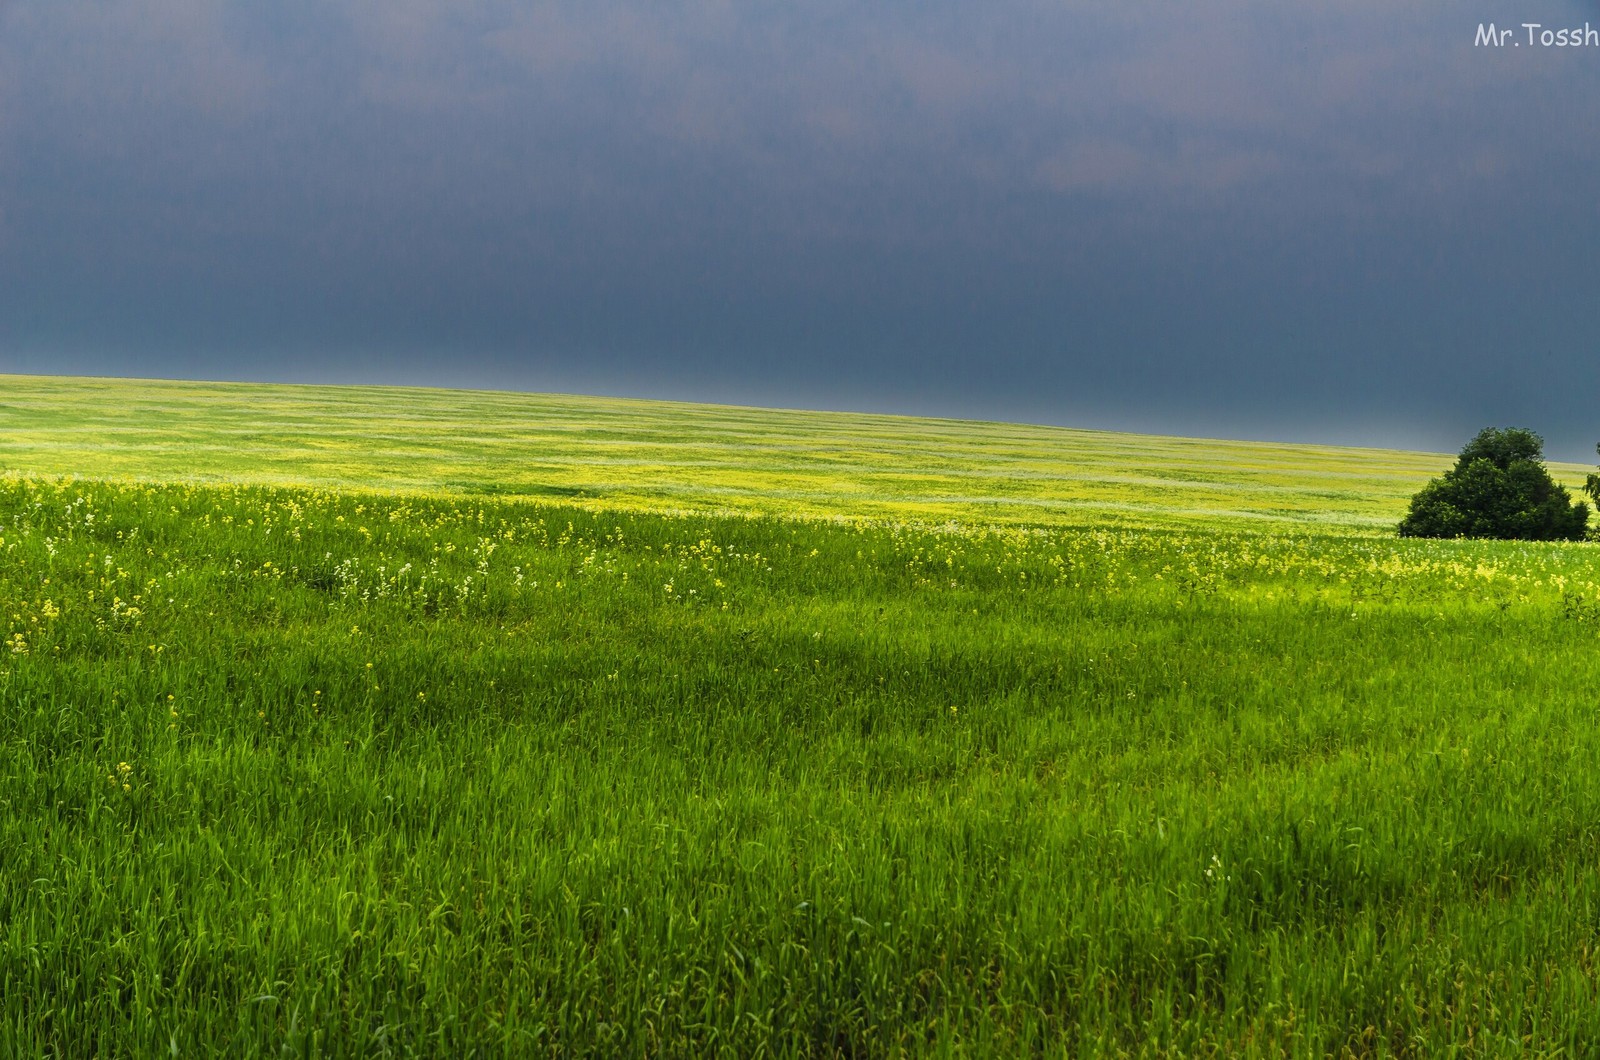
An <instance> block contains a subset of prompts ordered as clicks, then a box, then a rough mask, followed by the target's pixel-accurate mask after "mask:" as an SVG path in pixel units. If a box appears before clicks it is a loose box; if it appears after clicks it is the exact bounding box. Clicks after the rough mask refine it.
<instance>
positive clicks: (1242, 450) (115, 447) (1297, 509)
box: [0, 376, 1584, 532]
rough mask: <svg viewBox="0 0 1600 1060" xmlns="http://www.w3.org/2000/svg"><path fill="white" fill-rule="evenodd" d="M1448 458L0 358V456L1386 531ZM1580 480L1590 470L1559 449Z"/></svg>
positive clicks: (645, 495)
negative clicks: (129, 373) (9, 368)
mask: <svg viewBox="0 0 1600 1060" xmlns="http://www.w3.org/2000/svg"><path fill="white" fill-rule="evenodd" d="M1449 462H1450V460H1449V458H1448V457H1443V456H1435V455H1428V454H1419V453H1403V452H1395V451H1392V450H1381V449H1342V448H1333V447H1328V446H1312V445H1272V444H1262V443H1253V442H1228V441H1211V440H1199V439H1189V438H1162V437H1156V436H1150V435H1133V434H1113V433H1107V432H1099V431H1076V430H1067V429H1064V428H1059V427H1033V426H1021V425H1016V424H1002V423H976V422H971V421H959V420H927V419H912V418H907V417H898V416H867V415H858V414H846V413H826V412H786V411H773V410H769V409H745V408H732V407H727V406H717V405H686V404H677V403H670V402H651V401H623V400H614V399H605V398H588V397H559V396H548V395H529V394H508V393H489V392H481V391H449V390H400V389H388V388H378V387H287V386H271V385H244V384H233V383H229V384H219V383H171V382H150V381H130V380H85V379H54V378H40V377H24V376H0V466H8V467H11V468H14V469H17V470H21V471H28V472H41V473H46V474H56V475H71V474H75V475H97V476H111V477H115V476H132V477H136V478H141V479H149V480H157V481H163V480H165V481H171V480H183V481H190V480H213V481H215V480H221V481H228V482H261V483H279V484H281V483H299V484H305V485H316V486H331V487H367V488H373V489H380V490H393V489H401V490H415V491H444V492H454V493H465V494H474V495H489V496H512V497H524V498H529V499H546V500H548V499H552V498H556V499H569V498H576V499H581V500H584V501H588V502H591V503H598V504H600V505H603V506H604V507H606V508H609V509H616V508H619V507H628V508H633V509H646V510H672V509H680V508H694V509H701V510H704V509H726V510H733V511H741V512H756V513H765V514H790V515H793V514H804V515H819V516H833V515H840V514H843V515H851V516H877V517H886V518H893V519H922V520H932V521H942V520H945V519H949V518H957V519H962V520H965V521H980V522H1001V523H1046V524H1063V523H1071V524H1086V523H1099V524H1106V525H1120V526H1128V525H1156V524H1161V525H1173V524H1184V525H1191V526H1215V525H1218V523H1220V522H1228V523H1235V524H1252V525H1260V524H1263V523H1265V524H1294V525H1301V526H1308V527H1310V526H1323V527H1329V528H1343V529H1357V530H1377V531H1384V532H1387V531H1388V530H1389V529H1391V528H1392V527H1393V526H1394V524H1395V523H1397V522H1398V521H1399V519H1400V516H1401V515H1403V514H1404V512H1405V505H1406V501H1407V500H1408V499H1409V498H1410V496H1411V494H1413V493H1415V492H1416V490H1417V489H1418V488H1419V487H1420V486H1421V484H1422V483H1423V482H1425V481H1427V479H1428V478H1430V477H1431V476H1433V475H1437V474H1438V473H1439V472H1440V471H1442V470H1443V469H1444V468H1445V467H1446V466H1448V465H1449ZM1553 470H1555V471H1556V472H1557V474H1558V475H1560V476H1561V477H1562V478H1563V479H1564V480H1566V481H1569V482H1576V483H1581V482H1582V481H1583V472H1584V469H1582V468H1577V467H1567V466H1562V465H1556V466H1555V467H1554V468H1553Z"/></svg>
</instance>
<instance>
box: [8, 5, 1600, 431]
mask: <svg viewBox="0 0 1600 1060" xmlns="http://www.w3.org/2000/svg"><path fill="white" fill-rule="evenodd" d="M1201 6H1202V7H1203V10H1197V9H1195V5H1187V6H1181V5H1168V4H1153V3H1128V4H1119V5H1107V4H1099V3H1092V4H1091V3H1060V2H1056V3H1047V2H1043V0H995V2H994V3H992V4H986V5H971V4H958V3H953V2H942V3H941V2H935V3H931V4H915V5H913V4H901V3H894V4H881V5H865V6H864V5H859V4H847V3H843V2H827V0H824V2H821V3H815V4H805V5H740V4H732V3H721V2H714V0H704V2H689V3H677V4H656V3H648V4H647V3H642V2H607V0H591V2H587V3H581V4H580V3H542V4H535V5H528V4H524V3H513V2H508V0H455V2H449V3H446V2H442V0H440V2H434V0H346V2H342V3H336V4H327V3H311V2H308V0H284V2H282V3H275V4H271V5H247V4H242V3H223V2H218V0H100V2H95V3H89V2H87V0H53V2H48V3H47V2H43V0H37V2H24V0H14V2H12V3H10V4H3V5H0V208H3V211H4V212H3V214H0V367H7V366H10V367H13V368H27V369H33V370H40V369H46V368H59V369H60V370H64V371H106V372H119V373H125V374H175V375H184V374H200V375H210V376H218V375H220V376H242V377H251V376H255V377H307V378H309V377H320V378H342V379H368V378H371V379H380V378H393V379H404V380H422V381H431V382H441V383H449V382H460V383H466V384H471V385H503V386H510V387H528V388H554V387H560V388H570V389H587V390H602V391H608V392H627V393H661V394H671V395H676V396H699V397H706V398H711V399H726V400H751V401H760V402H770V403H791V404H793V403H801V404H831V405H842V406H858V407H891V408H904V409H907V410H927V411H942V412H951V413H957V414H962V413H965V414H971V415H980V416H1014V417H1019V418H1033V419H1047V420H1055V421H1060V422H1096V423H1126V424H1128V425H1130V426H1139V427H1147V428H1152V429H1163V428H1166V429H1173V430H1205V431H1212V432H1218V433H1236V434H1258V435H1259V434H1273V433H1278V434H1282V433H1285V432H1291V433H1293V432H1298V433H1299V434H1301V435H1305V434H1306V433H1307V432H1310V433H1314V434H1317V435H1318V436H1322V437H1342V438H1346V439H1349V440H1354V439H1358V438H1359V439H1364V438H1367V437H1373V438H1376V439H1378V440H1394V441H1416V442H1421V443H1424V444H1440V445H1450V444H1452V439H1453V437H1454V434H1457V433H1460V432H1461V431H1462V430H1464V429H1469V428H1475V427H1476V426H1481V425H1482V424H1481V423H1480V422H1479V421H1484V422H1526V423H1528V424H1530V425H1532V426H1535V427H1540V428H1542V429H1544V430H1545V431H1546V433H1547V434H1549V435H1551V436H1552V439H1553V440H1555V441H1556V442H1557V444H1558V445H1566V446H1568V448H1569V451H1570V449H1571V447H1574V446H1577V445H1579V444H1580V443H1581V444H1585V445H1586V444H1588V443H1587V442H1586V441H1585V439H1586V437H1587V434H1591V433H1597V431H1596V429H1594V428H1591V427H1590V426H1589V422H1590V419H1591V417H1590V414H1589V413H1588V411H1587V409H1585V408H1583V407H1582V403H1581V402H1580V401H1579V399H1578V397H1577V395H1578V394H1579V393H1581V392H1582V391H1583V390H1584V389H1585V388H1584V387H1583V386H1582V385H1580V386H1577V387H1574V386H1573V385H1572V383H1573V382H1574V381H1578V382H1580V383H1582V382H1585V381H1587V380H1588V378H1589V377H1588V373H1589V372H1591V371H1592V368H1591V367H1590V365H1589V360H1590V349H1591V336H1592V335H1593V334H1594V332H1595V324H1596V323H1600V321H1597V319H1596V317H1597V312H1600V311H1597V310H1596V309H1595V308H1594V305H1595V303H1594V300H1593V299H1592V297H1591V296H1590V295H1591V292H1592V291H1593V289H1594V288H1595V286H1596V284H1595V281H1596V280H1597V279H1600V264H1597V262H1600V256H1597V255H1596V254H1595V253H1594V245H1595V243H1596V240H1597V238H1600V207H1597V205H1596V202H1595V198H1594V195H1593V188H1594V180H1595V176H1596V174H1597V172H1600V169H1597V165H1600V141H1597V140H1596V139H1595V138H1594V137H1593V136H1592V135H1590V134H1589V133H1588V132H1586V130H1593V129H1594V128H1597V127H1600V120H1597V119H1600V92H1597V91H1596V89H1597V88H1600V48H1597V49H1590V50H1579V49H1571V50H1562V51H1555V50H1551V49H1543V48H1538V47H1529V46H1523V47H1520V48H1506V49H1495V50H1492V49H1483V48H1475V47H1474V46H1473V36H1474V31H1475V29H1476V26H1477V21H1478V19H1479V18H1480V17H1484V16H1480V15H1479V14H1477V13H1472V14H1471V15H1470V17H1469V16H1468V15H1466V14H1463V13H1462V12H1461V11H1460V10H1459V9H1458V6H1457V5H1452V4H1448V3H1444V2H1439V3H1418V4H1403V5H1396V4H1393V3H1390V2H1385V3H1380V2H1377V0H1354V2H1344V3H1333V2H1320V3H1319V2H1313V3H1304V4H1295V5H1284V4H1281V3H1277V2H1271V0H1219V2H1217V3H1214V4H1208V5H1201ZM1492 14H1496V15H1498V14H1499V13H1492ZM1589 15H1593V16H1594V17H1595V18H1597V19H1600V13H1595V12H1588V11H1586V10H1585V9H1584V8H1582V7H1579V6H1578V5H1575V4H1567V3H1534V2H1532V0H1529V2H1528V3H1525V4H1524V6H1523V9H1520V10H1516V11H1511V10H1508V11H1507V12H1505V13H1504V16H1503V18H1502V19H1501V21H1502V22H1503V23H1505V24H1507V25H1512V26H1516V25H1518V24H1520V23H1521V22H1526V21H1540V22H1543V23H1545V24H1548V25H1552V26H1556V25H1562V26H1565V25H1573V24H1581V23H1582V22H1583V20H1584V18H1585V17H1586V16H1589Z"/></svg>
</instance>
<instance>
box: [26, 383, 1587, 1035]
mask: <svg viewBox="0 0 1600 1060" xmlns="http://www.w3.org/2000/svg"><path fill="white" fill-rule="evenodd" d="M0 462H3V466H4V467H5V468H6V469H8V470H7V472H6V473H5V474H4V475H0V614H3V615H4V622H5V623H6V625H5V626H4V627H3V628H0V639H4V641H5V643H4V645H3V646H0V712H3V714H0V717H3V719H4V721H3V724H0V866H3V873H0V1055H23V1056H32V1055H59V1056H63V1057H82V1056H92V1055H100V1056H125V1055H133V1056H147V1055H148V1056H154V1055H162V1056H170V1055H178V1056H200V1055H211V1054H224V1055H265V1054H272V1055H293V1056H317V1055H332V1056H345V1055H362V1056H368V1055H371V1056H379V1055H397V1056H398V1055H429V1056H452V1057H455V1056H468V1055H479V1056H506V1055H512V1056H537V1055H571V1054H598V1055H608V1056H609V1055H629V1056H633V1055H638V1056H703V1055H719V1054H722V1055H737V1056H758V1055H778V1056H789V1055H852V1056H877V1055H897V1054H902V1053H917V1054H920V1053H932V1054H962V1055H1006V1056H1009V1055H1017V1054H1019V1053H1025V1052H1037V1053H1043V1054H1047V1055H1071V1056H1082V1055H1100V1054H1108V1055H1115V1054H1133V1055H1175V1056H1177V1055H1181V1056H1192V1055H1213V1054H1215V1055H1228V1056H1251V1055H1267V1056H1273V1055H1281V1054H1285V1053H1292V1054H1298V1055H1326V1054H1341V1053H1349V1054H1353V1055H1372V1056H1379V1055H1407V1054H1409V1055H1427V1056H1433V1055H1449V1054H1454V1053H1459V1054H1462V1055H1513V1054H1514V1055H1527V1054H1530V1053H1531V1054H1535V1055H1548V1054H1556V1053H1564V1054H1568V1055H1592V1054H1593V1052H1594V1050H1595V1048H1596V1043H1600V769H1597V770H1596V772H1595V774H1594V775H1592V776H1591V773H1590V769H1591V767H1593V766H1596V765H1600V725H1597V724H1596V714H1597V702H1596V680H1595V678H1596V675H1597V673H1600V668H1597V665H1596V660H1597V659H1600V569H1597V565H1596V563H1595V559H1596V551H1595V546H1592V545H1588V544H1576V545H1574V544H1522V543H1492V542H1424V541H1414V540H1408V541H1401V540H1398V539H1396V538H1394V537H1393V534H1392V528H1393V525H1394V524H1395V522H1397V521H1398V519H1399V517H1400V516H1401V515H1402V514H1403V512H1404V509H1405V504H1406V500H1407V498H1408V497H1409V496H1410V494H1411V493H1412V492H1414V491H1415V490H1416V489H1417V488H1418V487H1419V486H1421V485H1422V483H1423V482H1424V481H1426V479H1427V478H1428V477H1430V476H1431V475H1433V474H1436V473H1438V472H1439V471H1440V470H1442V469H1443V468H1444V467H1445V466H1447V465H1448V463H1449V458H1447V457H1444V456H1438V455H1424V454H1410V453H1398V452H1388V451H1381V450H1353V449H1334V448H1323V447H1312V446H1274V445H1266V444H1253V443H1252V444H1246V443H1227V442H1210V441H1191V440H1181V439H1172V438H1156V437H1142V436H1132V435H1119V434H1104V433H1094V432H1083V431H1070V430H1062V429H1057V428H1045V427H1023V426H1015V425H1004V424H987V423H964V422H956V421H934V420H915V419H906V418H897V417H875V416H856V415H845V414H825V413H804V412H769V411H760V410H754V409H730V408H718V407H712V406H694V405H676V404H659V403H645V402H627V401H612V400H597V399H585V398H557V397H540V396H525V395H511V394H484V393H468V392H450V391H426V390H385V389H376V388H301V387H267V386H243V385H221V384H211V385H206V384H174V383H146V382H113V381H91V380H66V379H42V378H24V377H0ZM1555 470H1556V471H1557V472H1558V474H1559V477H1561V478H1562V479H1563V480H1564V481H1567V482H1569V483H1576V482H1578V481H1581V479H1582V475H1583V472H1584V471H1585V470H1586V469H1584V468H1580V467H1570V466H1557V467H1556V468H1555ZM63 476H68V477H63ZM71 476H77V477H71Z"/></svg>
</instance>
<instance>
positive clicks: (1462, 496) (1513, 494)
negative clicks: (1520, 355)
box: [1400, 427, 1600, 541]
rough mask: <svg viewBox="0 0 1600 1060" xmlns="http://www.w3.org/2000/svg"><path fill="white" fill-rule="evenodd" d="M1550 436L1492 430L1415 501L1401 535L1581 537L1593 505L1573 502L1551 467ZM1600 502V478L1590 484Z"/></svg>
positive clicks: (1472, 443)
mask: <svg viewBox="0 0 1600 1060" xmlns="http://www.w3.org/2000/svg"><path fill="white" fill-rule="evenodd" d="M1543 453H1544V439H1542V438H1540V437H1539V436H1538V435H1537V434H1534V433H1533V432H1532V431H1528V430H1523V429H1522V428H1520V427H1486V428H1484V429H1483V430H1481V431H1479V432H1478V436H1477V437H1476V438H1474V439H1472V441H1470V442H1468V443H1467V445H1466V448H1464V449H1462V450H1461V455H1460V456H1459V457H1457V458H1456V466H1455V467H1453V468H1451V469H1450V470H1449V471H1446V472H1445V473H1444V475H1442V476H1441V477H1439V478H1436V479H1434V480H1433V481H1432V482H1430V483H1428V484H1427V485H1426V486H1424V487H1423V488H1422V490H1421V492H1419V493H1418V494H1417V495H1416V496H1415V497H1413V498H1411V511H1410V512H1409V513H1408V514H1407V515H1406V517H1405V519H1404V520H1402V521H1401V523H1400V536H1401V537H1498V538H1508V539H1513V540H1521V541H1578V540H1581V539H1582V538H1583V536H1584V531H1585V530H1586V529H1587V527H1588V523H1589V506H1588V505H1587V504H1585V503H1583V502H1582V501H1577V502H1574V501H1573V500H1572V499H1571V497H1569V496H1568V494H1567V491H1566V489H1565V488H1563V487H1562V486H1559V485H1557V484H1556V482H1555V480H1554V479H1552V478H1551V477H1550V472H1549V471H1546V470H1545V466H1544V463H1543V461H1542V459H1541V457H1542V456H1543ZM1584 489H1585V491H1586V492H1587V493H1589V495H1590V496H1592V497H1594V498H1595V499H1596V502H1597V503H1600V475H1590V476H1589V482H1588V484H1587V485H1586V486H1585V487H1584Z"/></svg>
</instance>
